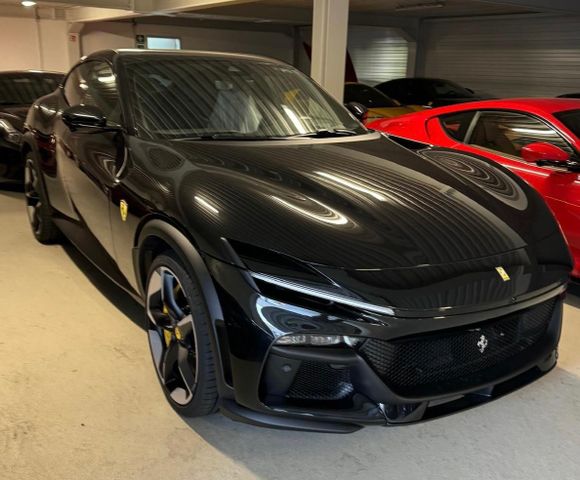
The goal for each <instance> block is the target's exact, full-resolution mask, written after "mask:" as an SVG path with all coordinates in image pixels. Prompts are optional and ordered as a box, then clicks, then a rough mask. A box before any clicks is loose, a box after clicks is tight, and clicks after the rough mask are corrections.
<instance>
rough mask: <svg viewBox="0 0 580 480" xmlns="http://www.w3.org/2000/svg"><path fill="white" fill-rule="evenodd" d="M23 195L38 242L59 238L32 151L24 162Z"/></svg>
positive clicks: (49, 241) (52, 241)
mask: <svg viewBox="0 0 580 480" xmlns="http://www.w3.org/2000/svg"><path fill="white" fill-rule="evenodd" d="M24 196H25V198H26V212H27V213H28V221H29V222H30V227H31V228H32V233H34V237H35V238H36V240H38V241H39V242H40V243H45V244H50V243H55V242H56V241H57V240H58V238H59V231H58V228H57V227H56V225H55V224H54V222H53V221H52V211H51V208H50V205H49V204H48V196H47V195H46V192H45V190H44V185H43V183H42V179H41V177H40V172H39V170H38V168H37V166H36V163H35V161H34V158H33V156H32V153H28V154H27V156H26V163H25V164H24Z"/></svg>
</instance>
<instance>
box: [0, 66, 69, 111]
mask: <svg viewBox="0 0 580 480" xmlns="http://www.w3.org/2000/svg"><path fill="white" fill-rule="evenodd" d="M62 77H63V76H62V75H58V74H46V75H43V74H38V73H24V74H2V75H0V105H31V104H32V103H34V101H35V100H36V99H37V98H39V97H42V96H44V95H48V94H49V93H51V92H53V91H54V90H55V89H56V87H58V85H59V84H60V82H61V80H62Z"/></svg>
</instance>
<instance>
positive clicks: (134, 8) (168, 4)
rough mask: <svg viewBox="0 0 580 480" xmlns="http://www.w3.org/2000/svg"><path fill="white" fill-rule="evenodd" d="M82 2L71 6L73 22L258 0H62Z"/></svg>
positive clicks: (172, 11)
mask: <svg viewBox="0 0 580 480" xmlns="http://www.w3.org/2000/svg"><path fill="white" fill-rule="evenodd" d="M59 1H60V3H67V4H71V5H80V6H79V8H71V9H68V10H67V20H69V21H70V22H85V23H88V22H103V21H108V20H122V19H125V18H135V17H139V16H143V15H167V14H174V13H180V12H192V11H196V10H204V9H208V8H211V7H223V6H229V5H235V4H241V3H249V2H252V1H255V0H64V1H62V0H59Z"/></svg>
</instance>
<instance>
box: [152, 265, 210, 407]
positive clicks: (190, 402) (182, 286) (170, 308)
mask: <svg viewBox="0 0 580 480" xmlns="http://www.w3.org/2000/svg"><path fill="white" fill-rule="evenodd" d="M146 309H147V333H148V337H149V347H150V349H151V356H152V358H153V363H154V365H155V370H156V372H157V377H158V379H159V382H160V383H161V386H162V388H163V391H164V393H165V396H166V397H167V399H168V400H169V403H170V404H171V405H172V406H173V408H174V409H175V410H176V411H178V412H179V413H180V414H181V415H185V416H192V417H193V416H201V415H206V414H208V413H211V412H213V411H214V410H215V407H216V403H217V388H216V379H215V371H214V361H213V352H212V349H211V342H210V336H209V327H208V321H207V313H206V309H205V303H204V301H203V298H202V296H201V295H200V292H199V288H198V287H197V285H196V283H195V282H193V281H192V278H191V277H190V275H189V274H188V273H187V271H186V270H185V268H184V267H183V266H182V265H181V263H180V261H179V260H178V259H177V258H176V257H174V256H173V255H171V254H164V255H160V256H159V257H157V258H156V259H155V260H154V261H153V264H152V266H151V269H150V272H149V277H148V281H147V303H146Z"/></svg>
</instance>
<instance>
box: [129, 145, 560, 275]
mask: <svg viewBox="0 0 580 480" xmlns="http://www.w3.org/2000/svg"><path fill="white" fill-rule="evenodd" d="M366 138H367V139H366V140H360V139H357V140H356V141H352V140H351V141H338V142H337V141H335V140H334V139H333V140H332V141H312V140H309V141H304V142H301V141H283V140H282V141H267V142H241V141H240V142H194V141H192V142H179V141H172V142H167V143H164V144H159V143H157V144H152V143H151V144H149V143H143V142H139V144H138V145H135V147H137V146H138V148H139V150H141V149H143V150H142V153H143V154H144V155H137V156H136V157H140V158H143V159H145V160H146V161H147V164H148V166H149V168H147V170H148V169H151V167H152V169H151V171H150V172H147V177H154V178H156V181H158V182H160V184H163V183H165V182H178V184H176V185H174V186H172V187H171V188H169V190H171V191H173V192H175V195H176V197H175V198H172V197H165V196H164V195H162V194H160V196H159V204H158V205H157V208H159V209H161V210H164V211H170V212H172V215H174V216H176V217H177V218H178V219H179V220H180V221H181V222H183V223H185V224H186V225H188V226H189V228H190V229H191V231H192V233H193V234H194V235H195V236H196V237H197V236H199V237H200V243H201V245H200V246H201V248H202V249H204V250H205V251H207V252H208V253H210V254H212V255H216V256H220V257H222V256H223V252H220V251H219V248H218V246H217V243H216V242H215V241H214V239H219V238H220V237H225V238H227V239H231V240H236V241H239V242H243V243H246V244H251V245H254V246H258V247H262V248H265V249H273V250H276V251H277V252H279V253H283V254H285V255H289V256H291V257H294V258H297V259H300V260H302V261H304V262H308V263H312V264H320V265H326V266H335V267H341V268H351V269H372V268H408V267H415V266H418V265H440V264H448V263H455V262H461V261H465V260H469V259H476V258H483V257H489V256H492V255H497V254H499V253H505V252H511V251H515V250H518V249H521V248H523V247H526V246H527V245H528V244H530V243H535V242H537V241H538V240H540V239H542V238H545V237H547V236H548V235H550V234H551V233H553V232H554V231H557V227H556V224H555V222H554V220H553V218H552V216H551V214H550V213H549V212H548V211H547V209H546V207H545V206H544V204H543V201H542V200H541V199H540V198H539V197H538V195H537V194H535V193H534V192H533V191H532V190H531V189H530V188H528V187H527V186H526V184H525V183H524V182H523V181H521V180H519V179H517V178H516V177H515V176H513V175H512V174H510V173H509V172H507V171H506V170H503V169H501V168H497V167H496V166H492V165H491V164H490V163H489V162H488V161H486V160H484V159H474V158H473V157H469V156H466V155H459V154H454V153H452V152H446V151H438V150H431V151H428V152H425V153H424V154H423V155H417V154H415V153H412V152H410V151H409V150H407V149H405V148H403V147H401V146H399V145H397V144H395V143H393V142H392V141H390V140H387V139H385V138H384V137H378V135H374V136H373V135H368V136H366ZM369 138H370V140H369ZM135 151H136V150H135ZM457 155H459V157H458V156H457ZM138 167H139V166H138ZM140 167H141V168H143V169H146V168H145V165H142V166H140ZM149 188H150V186H149ZM158 189H159V188H158ZM205 239H209V242H210V243H209V244H205Z"/></svg>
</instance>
